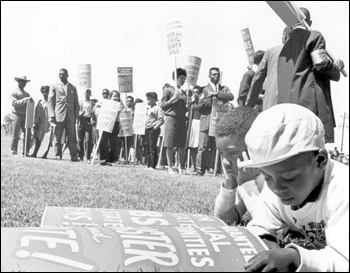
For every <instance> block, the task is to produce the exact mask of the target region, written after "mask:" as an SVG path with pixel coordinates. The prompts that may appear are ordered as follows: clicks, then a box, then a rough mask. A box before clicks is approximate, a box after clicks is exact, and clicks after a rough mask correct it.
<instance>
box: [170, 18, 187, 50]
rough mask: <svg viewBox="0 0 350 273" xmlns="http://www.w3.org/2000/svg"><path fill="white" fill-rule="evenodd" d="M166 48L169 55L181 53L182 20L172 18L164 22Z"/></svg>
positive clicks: (182, 46) (182, 48)
mask: <svg viewBox="0 0 350 273" xmlns="http://www.w3.org/2000/svg"><path fill="white" fill-rule="evenodd" d="M165 28H166V40H167V50H168V53H169V56H174V57H176V56H178V55H181V54H183V51H184V45H183V42H184V39H183V23H182V20H172V21H170V22H167V23H166V24H165Z"/></svg>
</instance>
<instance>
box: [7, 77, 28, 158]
mask: <svg viewBox="0 0 350 273" xmlns="http://www.w3.org/2000/svg"><path fill="white" fill-rule="evenodd" d="M15 81H16V82H18V88H16V89H15V90H14V91H13V92H12V93H11V104H12V116H13V124H14V130H13V133H12V142H11V151H12V154H13V155H17V148H18V140H19V134H20V129H22V131H23V132H24V135H26V130H25V128H24V126H25V120H26V106H27V101H33V99H32V98H31V97H30V95H29V93H28V92H26V91H25V90H24V87H25V86H26V85H27V82H30V80H27V77H26V76H23V77H16V78H15ZM30 138H31V132H30V130H29V132H28V135H27V143H29V140H30ZM24 139H25V138H24ZM24 139H23V154H24ZM28 152H29V145H28V147H27V151H26V154H27V153H28Z"/></svg>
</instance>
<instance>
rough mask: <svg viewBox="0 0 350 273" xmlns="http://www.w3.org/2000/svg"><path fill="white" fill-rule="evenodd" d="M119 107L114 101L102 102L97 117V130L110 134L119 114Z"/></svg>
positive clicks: (118, 103) (105, 100)
mask: <svg viewBox="0 0 350 273" xmlns="http://www.w3.org/2000/svg"><path fill="white" fill-rule="evenodd" d="M119 105H120V102H117V101H114V100H107V99H104V100H102V104H101V109H100V111H99V114H98V117H97V126H96V129H97V130H101V131H105V132H108V133H112V131H113V127H114V123H115V120H116V118H117V115H118V112H119Z"/></svg>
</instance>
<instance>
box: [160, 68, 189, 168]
mask: <svg viewBox="0 0 350 273" xmlns="http://www.w3.org/2000/svg"><path fill="white" fill-rule="evenodd" d="M186 77H187V73H186V70H185V69H182V68H177V69H176V78H177V80H176V83H177V88H176V89H175V88H174V87H172V86H170V87H168V88H166V89H165V90H164V91H163V98H162V102H161V108H162V109H163V111H164V147H166V148H167V159H168V167H169V168H168V173H169V174H174V171H173V168H172V166H173V155H174V147H177V148H178V153H179V158H180V160H179V161H180V166H179V168H178V171H179V173H180V174H182V173H183V169H184V163H185V162H184V161H185V146H186V111H187V108H186V102H187V96H186V93H185V91H183V90H181V86H183V85H184V83H185V80H186ZM173 79H175V75H174V72H173Z"/></svg>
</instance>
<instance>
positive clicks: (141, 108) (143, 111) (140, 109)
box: [132, 103, 147, 135]
mask: <svg viewBox="0 0 350 273" xmlns="http://www.w3.org/2000/svg"><path fill="white" fill-rule="evenodd" d="M146 115H147V104H145V103H137V104H135V113H134V122H133V125H132V126H133V131H134V134H135V135H144V134H145V130H146V117H147V116H146Z"/></svg>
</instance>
